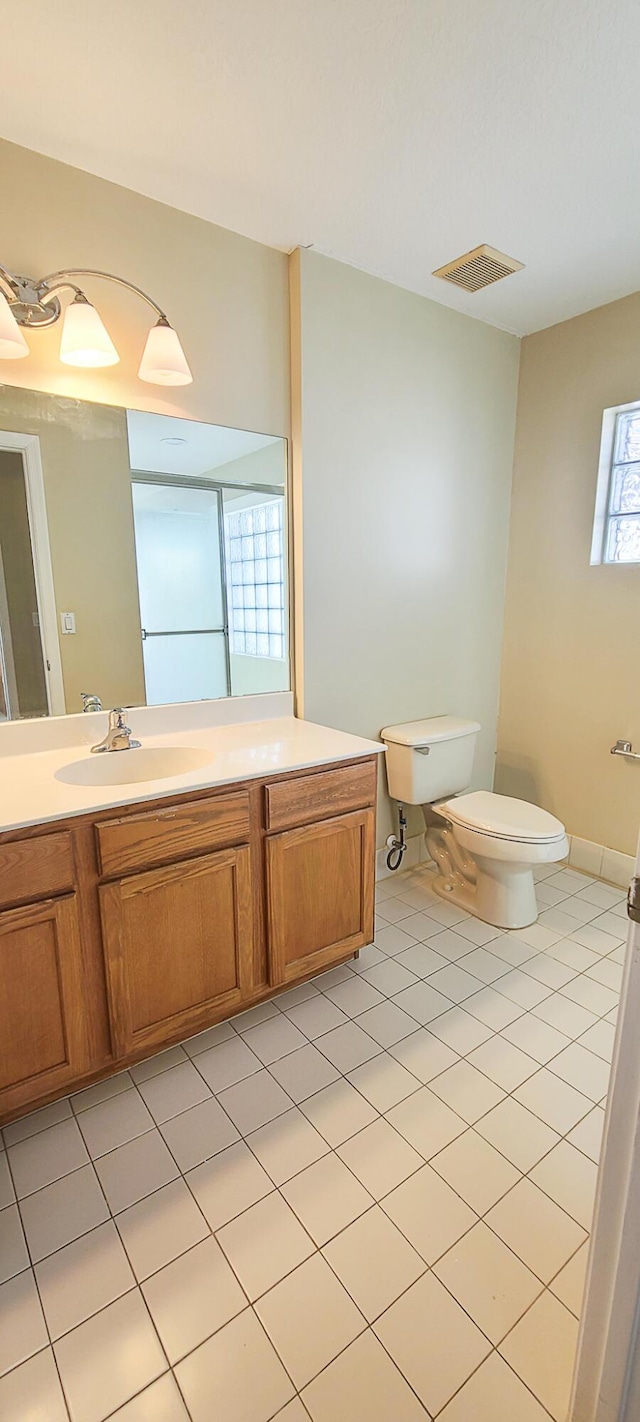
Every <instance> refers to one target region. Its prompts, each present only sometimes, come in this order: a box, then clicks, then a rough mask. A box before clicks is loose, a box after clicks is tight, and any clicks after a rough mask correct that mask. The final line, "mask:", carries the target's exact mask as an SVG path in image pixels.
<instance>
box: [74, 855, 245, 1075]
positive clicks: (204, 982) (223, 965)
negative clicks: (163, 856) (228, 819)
mask: <svg viewBox="0 0 640 1422" xmlns="http://www.w3.org/2000/svg"><path fill="white" fill-rule="evenodd" d="M100 910H101V915H102V930H103V941H104V950H105V957H106V965H107V981H108V987H109V1002H110V1014H111V1029H112V1033H113V1039H114V1051H115V1053H116V1055H117V1056H124V1055H126V1054H128V1053H130V1052H133V1051H136V1049H138V1048H140V1047H148V1046H154V1045H156V1044H160V1043H164V1042H165V1041H166V1040H167V1038H170V1037H172V1036H179V1035H180V1034H181V1033H184V1034H185V1035H188V1034H189V1033H190V1032H197V1031H198V1029H199V1027H206V1026H207V1024H208V1023H209V1022H210V1021H211V1019H212V1017H214V1016H215V1015H216V1014H217V1016H222V1015H223V1012H224V1010H231V1009H232V1008H234V1007H236V1006H237V1005H238V1004H239V1003H240V1002H241V1000H242V998H243V997H244V996H246V994H247V993H248V992H249V991H250V989H251V978H252V968H253V909H252V900H251V877H250V851H249V849H248V848H247V847H246V846H243V847H242V848H239V849H228V850H221V851H219V852H218V853H216V854H207V855H203V856H202V857H201V858H199V859H189V860H182V861H181V862H180V863H178V864H169V865H167V866H166V867H165V868H163V869H153V870H151V871H150V872H149V873H146V874H133V875H132V876H131V877H130V878H127V879H120V880H118V881H117V882H116V883H114V884H104V885H103V886H102V888H101V889H100Z"/></svg>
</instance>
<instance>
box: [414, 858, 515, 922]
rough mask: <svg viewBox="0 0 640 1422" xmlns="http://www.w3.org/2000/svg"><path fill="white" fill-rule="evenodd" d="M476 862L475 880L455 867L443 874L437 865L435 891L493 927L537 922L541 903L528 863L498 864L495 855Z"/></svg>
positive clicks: (447, 900) (448, 901)
mask: <svg viewBox="0 0 640 1422" xmlns="http://www.w3.org/2000/svg"><path fill="white" fill-rule="evenodd" d="M474 863H475V867H476V877H475V881H474V882H470V881H469V880H468V879H466V878H464V877H463V876H462V874H459V873H458V872H456V871H455V870H453V871H452V872H451V873H449V874H443V873H442V871H441V869H440V866H438V875H437V877H436V879H435V880H434V883H433V889H434V892H435V893H436V894H438V895H439V897H440V898H442V899H444V900H445V901H446V902H447V903H450V904H455V905H456V908H461V909H466V912H467V913H470V914H473V915H474V917H475V918H481V919H482V920H483V922H484V923H491V924H493V926H494V928H503V929H514V928H528V926H529V924H532V923H535V922H536V919H537V917H538V905H537V902H536V894H535V884H534V879H533V871H532V869H531V868H530V867H529V866H528V865H524V864H498V863H497V862H496V860H495V859H486V860H484V861H482V860H481V859H480V858H477V859H475V861H474ZM454 931H455V930H454Z"/></svg>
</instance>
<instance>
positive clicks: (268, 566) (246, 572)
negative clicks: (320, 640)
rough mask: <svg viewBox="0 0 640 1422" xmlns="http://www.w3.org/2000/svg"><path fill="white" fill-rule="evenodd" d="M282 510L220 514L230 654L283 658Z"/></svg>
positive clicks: (280, 505)
mask: <svg viewBox="0 0 640 1422" xmlns="http://www.w3.org/2000/svg"><path fill="white" fill-rule="evenodd" d="M283 510H284V502H283V500H282V499H274V500H273V501H272V502H269V503H264V504H256V505H255V507H254V508H250V509H238V511H237V512H235V513H225V541H226V553H227V578H228V582H229V638H230V648H231V651H232V652H238V653H240V654H242V655H245V656H250V657H279V658H283V657H284V656H285V653H286V643H285V634H286V628H285V610H284V512H283Z"/></svg>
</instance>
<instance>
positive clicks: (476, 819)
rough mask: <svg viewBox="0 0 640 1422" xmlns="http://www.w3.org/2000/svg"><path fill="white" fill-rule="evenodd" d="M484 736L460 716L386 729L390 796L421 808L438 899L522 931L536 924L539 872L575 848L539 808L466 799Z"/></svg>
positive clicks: (492, 798) (476, 795)
mask: <svg viewBox="0 0 640 1422" xmlns="http://www.w3.org/2000/svg"><path fill="white" fill-rule="evenodd" d="M479 730H480V726H479V725H478V722H477V721H465V720H461V719H460V718H458V717H456V716H434V717H432V718H431V719H430V720H426V721H407V722H405V724H404V725H402V726H387V727H386V728H385V730H384V731H382V732H381V736H382V740H383V741H384V743H385V745H386V748H387V756H386V759H387V778H388V781H389V793H390V795H392V796H393V798H394V799H395V800H398V801H399V802H400V803H401V804H404V805H422V808H423V811H424V817H425V823H426V826H427V830H426V841H427V848H428V850H429V853H430V855H431V857H432V859H434V860H435V863H436V865H437V867H438V874H437V877H436V879H435V880H434V884H433V887H434V889H435V891H436V893H438V894H441V895H442V898H443V899H448V900H449V902H450V903H453V904H457V905H458V906H459V907H460V908H464V909H466V910H467V912H468V913H472V914H475V915H476V917H477V918H482V919H484V920H485V922H486V923H492V924H495V926H496V928H524V927H526V925H527V924H529V923H535V920H536V918H537V916H538V908H537V904H536V896H535V888H534V881H533V866H534V865H535V864H555V863H556V861H557V860H559V859H564V858H565V857H566V855H567V854H568V852H569V844H568V840H567V836H566V833H565V828H564V825H563V824H561V823H560V820H556V819H555V818H554V816H553V815H550V814H548V813H547V811H546V810H541V809H539V808H538V806H537V805H530V804H529V803H528V802H527V801H526V800H512V799H511V798H510V797H509V796H507V795H494V794H493V793H492V792H491V791H488V790H475V791H473V792H472V793H471V794H469V795H464V794H461V793H460V792H461V791H463V790H466V788H467V786H468V785H469V782H470V780H471V770H472V766H473V756H474V751H475V745H476V738H477V735H478V731H479ZM452 797H453V798H452Z"/></svg>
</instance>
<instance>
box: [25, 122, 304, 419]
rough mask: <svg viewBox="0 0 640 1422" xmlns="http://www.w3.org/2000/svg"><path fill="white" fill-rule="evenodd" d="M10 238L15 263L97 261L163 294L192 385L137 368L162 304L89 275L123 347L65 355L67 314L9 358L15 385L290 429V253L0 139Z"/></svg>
mask: <svg viewBox="0 0 640 1422" xmlns="http://www.w3.org/2000/svg"><path fill="white" fill-rule="evenodd" d="M0 192H1V193H2V245H1V250H0V261H2V263H3V265H4V266H6V267H8V268H9V269H10V270H14V271H18V272H26V273H28V274H29V275H32V276H44V275H45V274H46V273H47V272H51V271H55V270H56V269H60V268H62V267H68V266H70V265H73V264H75V265H77V266H79V267H100V268H102V269H103V270H106V271H111V272H115V273H116V274H117V275H119V276H123V277H126V278H127V280H129V281H131V282H133V283H134V284H135V285H137V286H141V287H143V288H144V289H145V290H147V291H148V292H149V294H150V295H151V296H152V297H153V298H154V300H156V301H157V302H159V303H160V304H161V305H164V306H165V308H166V311H167V314H168V316H169V319H170V320H171V321H172V323H173V324H174V325H175V326H176V328H177V329H178V331H179V333H180V338H181V340H182V342H183V345H184V348H185V351H186V353H187V356H188V359H189V361H190V364H191V367H192V370H193V375H194V381H193V385H189V386H186V387H182V388H178V389H175V390H165V391H164V392H163V390H162V388H161V387H160V386H154V385H145V384H143V383H142V382H141V381H139V380H138V379H137V376H136V372H137V368H138V364H139V361H140V356H141V354H142V349H143V346H144V341H145V338H146V332H147V330H148V327H149V324H150V320H152V319H153V313H151V312H149V311H148V308H146V307H145V306H144V305H143V304H142V303H141V302H140V301H139V300H138V299H137V298H135V297H134V296H132V295H130V294H128V293H126V292H122V291H118V290H117V289H116V288H115V287H112V286H109V285H107V284H106V283H104V282H102V283H98V282H94V283H90V282H89V280H87V282H86V287H87V292H88V294H89V295H90V296H93V297H94V298H95V301H96V305H98V307H99V309H100V312H101V314H102V316H103V318H104V320H105V323H106V325H107V327H108V329H109V332H110V335H111V337H112V339H113V340H114V342H115V345H116V347H117V349H118V351H119V353H120V357H121V361H120V364H119V365H117V366H114V367H112V368H110V369H108V370H103V371H81V370H72V369H71V368H70V367H65V366H62V365H60V363H59V361H58V347H59V341H60V327H59V325H57V326H54V327H52V328H51V329H50V330H49V331H41V332H40V333H39V334H38V335H32V336H30V337H29V341H30V344H31V349H32V354H31V355H30V356H29V357H28V358H27V359H25V360H19V361H13V362H11V363H9V362H8V361H7V362H3V363H2V366H3V369H2V378H3V379H4V380H6V381H9V382H10V383H11V384H17V385H25V386H30V387H31V388H32V389H38V390H49V391H52V392H54V393H57V394H62V395H76V396H79V397H80V398H82V399H89V400H99V401H101V402H103V403H105V404H112V405H123V406H129V407H130V408H132V409H140V410H157V411H159V412H160V413H162V414H171V415H186V416H189V417H191V418H192V419H197V420H208V421H211V422H212V423H214V424H222V425H231V426H233V427H234V428H237V429H249V430H259V431H261V432H263V433H265V434H274V435H287V434H288V432H289V320H288V288H287V280H288V279H287V257H286V255H285V254H284V253H283V252H276V251H274V250H273V249H272V248H270V247H264V246H262V245H261V244H260V243H258V242H251V241H249V239H248V238H246V237H240V236H238V235H237V234H236V233H234V232H227V231H225V229H224V228H222V227H214V226H213V224H212V223H209V222H204V221H202V219H200V218H197V217H191V216H190V215H189V214H188V213H184V212H178V211H177V209H175V208H172V207H167V206H165V205H164V204H163V203H159V202H154V201H152V200H151V199H150V198H145V197H141V196H140V195H139V194H138V193H133V192H130V191H129V190H128V189H126V188H121V187H119V186H117V185H116V184H115V183H108V182H105V181H104V180H103V179H102V178H95V177H92V176H91V175H90V174H88V173H83V172H81V171H80V169H78V168H71V167H69V166H67V165H66V164H64V163H58V162H56V161H55V160H53V159H51V158H45V157H43V156H42V155H41V154H38V153H33V152H31V151H30V150H29V149H26V148H19V147H17V146H16V145H15V144H12V143H6V142H4V141H2V140H0Z"/></svg>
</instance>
